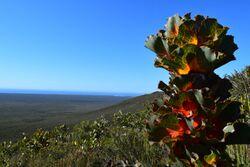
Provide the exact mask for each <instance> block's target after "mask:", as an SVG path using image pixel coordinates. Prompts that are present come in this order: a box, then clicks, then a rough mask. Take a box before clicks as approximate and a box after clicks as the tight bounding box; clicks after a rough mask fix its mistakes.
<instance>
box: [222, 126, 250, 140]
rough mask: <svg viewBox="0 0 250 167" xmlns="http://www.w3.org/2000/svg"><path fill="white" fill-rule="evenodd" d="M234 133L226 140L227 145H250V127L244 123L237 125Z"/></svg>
mask: <svg viewBox="0 0 250 167" xmlns="http://www.w3.org/2000/svg"><path fill="white" fill-rule="evenodd" d="M234 130H235V131H234V132H233V133H230V134H228V135H227V136H226V138H225V143H226V144H250V126H249V125H247V124H244V123H235V124H234Z"/></svg>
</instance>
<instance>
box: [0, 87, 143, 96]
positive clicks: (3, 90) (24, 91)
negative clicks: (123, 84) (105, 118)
mask: <svg viewBox="0 0 250 167" xmlns="http://www.w3.org/2000/svg"><path fill="white" fill-rule="evenodd" d="M0 93H9V94H44V95H45V94H47V95H99V96H139V95H144V94H147V93H139V92H111V91H110V92H109V91H83V90H56V89H54V90H52V89H18V88H0Z"/></svg>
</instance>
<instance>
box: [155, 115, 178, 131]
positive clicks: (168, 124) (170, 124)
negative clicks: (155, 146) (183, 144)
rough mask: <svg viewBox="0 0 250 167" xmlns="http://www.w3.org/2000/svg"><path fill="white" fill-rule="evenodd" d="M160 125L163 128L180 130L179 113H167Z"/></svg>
mask: <svg viewBox="0 0 250 167" xmlns="http://www.w3.org/2000/svg"><path fill="white" fill-rule="evenodd" d="M159 126H160V127H162V128H170V129H173V130H178V129H179V120H178V118H177V115H176V114H174V113H170V114H167V115H165V116H164V117H163V118H162V120H161V122H160V124H159Z"/></svg>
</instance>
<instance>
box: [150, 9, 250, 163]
mask: <svg viewBox="0 0 250 167" xmlns="http://www.w3.org/2000/svg"><path fill="white" fill-rule="evenodd" d="M227 31H228V27H224V26H222V25H221V24H219V23H218V22H217V20H216V19H214V18H209V17H203V16H201V15H197V16H196V17H194V19H192V18H191V16H190V14H186V15H185V16H184V17H180V16H179V15H174V16H173V17H170V18H169V19H168V20H167V23H166V25H165V30H160V31H159V32H158V33H157V34H156V35H151V36H149V37H148V39H147V41H146V44H145V46H146V47H147V48H149V49H150V50H152V51H153V52H155V53H156V54H157V58H156V61H155V66H156V67H161V68H164V69H166V70H168V71H169V72H170V81H169V84H168V85H167V84H165V83H164V82H162V81H160V83H159V89H161V90H162V91H163V92H164V96H163V98H162V99H158V100H156V101H155V102H154V103H153V105H152V111H153V112H152V115H151V117H150V119H149V120H148V122H147V128H148V134H149V140H150V141H152V142H160V143H161V144H167V145H168V146H169V148H170V155H169V156H170V157H173V159H175V160H180V162H182V164H184V165H188V166H232V165H233V162H232V161H230V158H229V156H228V155H227V153H226V151H225V150H226V145H230V144H250V128H249V126H248V125H247V124H244V123H241V122H240V121H238V120H240V119H242V118H243V117H244V115H242V113H241V110H240V106H241V103H240V102H238V101H232V100H229V97H230V93H229V90H230V89H231V88H232V84H231V83H230V82H229V80H228V79H226V78H221V77H219V76H218V75H216V74H215V73H214V70H215V69H217V68H219V67H221V66H222V65H224V64H226V63H228V62H230V61H232V60H235V57H234V55H233V54H234V51H235V50H237V48H238V47H237V45H236V44H235V43H234V38H233V36H231V35H227Z"/></svg>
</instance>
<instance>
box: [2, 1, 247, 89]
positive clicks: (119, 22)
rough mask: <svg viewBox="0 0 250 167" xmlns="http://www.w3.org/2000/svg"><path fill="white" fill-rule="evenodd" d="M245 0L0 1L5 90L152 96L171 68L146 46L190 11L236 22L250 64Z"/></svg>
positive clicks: (243, 60) (241, 61)
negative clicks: (165, 67)
mask: <svg viewBox="0 0 250 167" xmlns="http://www.w3.org/2000/svg"><path fill="white" fill-rule="evenodd" d="M249 6H250V2H249V1H247V0H237V1H228V0H227V1H226V0H220V1H218V0H209V1H201V0H200V1H198V0H192V1H190V0H123V1H122V0H105V1H103V0H71V1H69V0H35V1H34V0H15V1H14V0H8V1H1V2H0V88H2V89H7V88H8V89H9V88H11V89H37V90H66V91H67V90H68V91H94V92H135V93H149V92H152V91H155V90H157V84H158V82H159V80H163V81H165V82H167V81H168V73H167V71H164V70H162V69H157V68H154V66H153V62H154V59H155V55H154V53H153V52H151V51H149V50H148V49H146V48H145V47H144V41H145V39H146V37H147V36H148V35H150V34H154V33H156V32H157V31H158V30H159V29H162V28H163V26H164V24H165V21H166V19H167V17H169V16H172V15H174V14H175V13H179V14H180V15H183V14H185V13H188V12H192V16H194V15H196V14H202V15H207V16H210V17H215V18H217V19H218V21H219V22H220V23H221V24H222V25H224V26H228V27H230V31H229V33H230V34H232V35H234V36H235V42H236V43H237V44H238V46H239V50H238V51H236V53H235V56H236V58H237V61H234V62H231V63H229V64H227V65H226V66H224V67H222V68H220V69H218V70H216V71H217V72H218V73H219V74H220V75H221V76H223V75H224V74H226V73H227V74H230V73H232V72H233V71H234V69H237V70H241V69H243V68H244V66H246V65H249V64H250V59H249V57H248V56H249V55H248V52H249V51H248V50H249V44H250V32H249V31H250V22H249V21H250V20H249V18H250V12H249V9H250V8H249Z"/></svg>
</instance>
